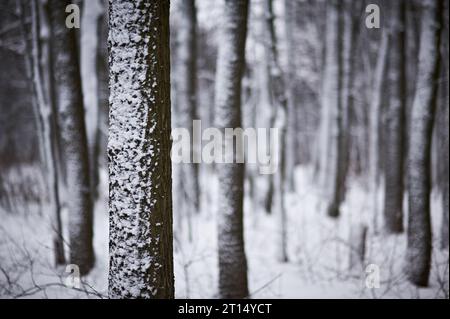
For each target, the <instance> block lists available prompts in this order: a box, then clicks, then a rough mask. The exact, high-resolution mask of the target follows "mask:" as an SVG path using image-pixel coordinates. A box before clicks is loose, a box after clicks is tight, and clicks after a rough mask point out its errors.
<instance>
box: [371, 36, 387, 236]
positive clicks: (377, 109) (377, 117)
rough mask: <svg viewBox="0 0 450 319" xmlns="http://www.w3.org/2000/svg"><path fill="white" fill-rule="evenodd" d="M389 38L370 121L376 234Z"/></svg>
mask: <svg viewBox="0 0 450 319" xmlns="http://www.w3.org/2000/svg"><path fill="white" fill-rule="evenodd" d="M388 45H389V36H388V34H387V32H383V34H382V38H381V44H380V48H379V50H378V57H377V64H376V66H375V74H374V79H373V81H374V82H373V86H372V98H371V103H370V119H369V161H370V163H369V183H370V192H371V196H372V200H371V202H372V203H371V206H372V207H371V208H372V216H373V222H372V226H373V229H374V231H375V232H377V230H378V188H379V183H380V170H379V168H380V149H379V145H380V122H381V103H382V97H383V83H384V80H385V73H386V66H387V54H388Z"/></svg>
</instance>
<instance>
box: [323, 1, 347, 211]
mask: <svg viewBox="0 0 450 319" xmlns="http://www.w3.org/2000/svg"><path fill="white" fill-rule="evenodd" d="M326 11H327V13H326V20H327V23H326V54H325V71H324V75H323V76H324V78H323V89H322V111H321V112H322V113H321V118H320V120H321V123H320V136H321V137H320V138H321V140H320V148H321V152H320V156H321V161H320V170H321V174H322V176H321V185H322V187H323V188H324V197H325V200H326V203H327V214H328V215H329V216H330V217H338V216H339V205H336V204H337V203H335V198H336V194H337V187H338V186H339V185H338V184H337V181H338V160H339V156H340V155H339V152H340V150H339V143H338V141H339V135H340V134H341V133H340V131H341V129H340V126H341V125H342V124H341V123H340V121H341V118H340V117H341V115H342V114H341V104H342V100H341V67H340V44H339V30H340V23H339V22H340V21H339V20H340V19H339V11H340V3H339V1H337V0H331V1H329V2H327V10H326Z"/></svg>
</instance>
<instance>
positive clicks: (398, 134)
mask: <svg viewBox="0 0 450 319" xmlns="http://www.w3.org/2000/svg"><path fill="white" fill-rule="evenodd" d="M390 14H391V17H390V20H391V21H390V33H391V34H390V35H391V45H390V48H389V71H388V89H389V92H388V94H389V102H388V107H387V112H386V128H385V134H386V143H385V148H384V149H385V151H384V153H385V154H384V163H386V165H385V167H384V169H385V192H384V193H385V197H384V224H385V229H386V231H387V232H388V233H401V232H403V191H404V190H403V189H404V161H405V145H404V144H405V134H404V130H405V110H406V70H405V61H406V54H405V52H406V51H405V32H406V29H405V19H406V18H405V14H406V9H405V1H404V0H398V1H392V2H391V12H390Z"/></svg>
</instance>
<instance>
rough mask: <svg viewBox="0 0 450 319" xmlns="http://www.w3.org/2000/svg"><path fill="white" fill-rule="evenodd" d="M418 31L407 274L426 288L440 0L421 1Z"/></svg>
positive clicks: (411, 142)
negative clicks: (420, 26)
mask: <svg viewBox="0 0 450 319" xmlns="http://www.w3.org/2000/svg"><path fill="white" fill-rule="evenodd" d="M422 6H423V14H422V28H421V37H420V51H419V70H418V77H417V84H416V96H415V98H414V103H413V107H412V117H411V132H410V139H409V160H408V191H409V194H408V203H409V215H408V218H409V220H408V248H407V273H408V278H409V280H410V281H411V282H412V283H414V284H415V285H417V286H427V285H428V280H429V275H430V264H431V247H432V236H431V217H430V192H431V168H430V162H431V136H432V128H433V119H434V112H435V109H436V101H437V89H438V77H439V64H440V53H439V48H440V33H441V28H442V8H443V1H442V0H426V1H423V2H422Z"/></svg>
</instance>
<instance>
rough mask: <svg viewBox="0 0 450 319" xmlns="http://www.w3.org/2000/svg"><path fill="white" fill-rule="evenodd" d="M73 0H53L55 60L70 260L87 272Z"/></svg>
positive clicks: (89, 228)
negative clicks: (70, 24)
mask: <svg viewBox="0 0 450 319" xmlns="http://www.w3.org/2000/svg"><path fill="white" fill-rule="evenodd" d="M68 4H70V1H61V0H50V1H49V9H50V23H51V29H52V35H53V42H52V57H53V59H52V63H53V72H54V79H55V89H56V90H55V92H56V102H57V104H58V113H59V127H60V131H61V137H62V142H63V151H64V155H65V156H64V158H65V161H66V169H67V188H68V194H69V198H68V201H69V202H68V206H69V243H70V262H71V263H72V264H76V265H78V267H79V269H80V273H81V274H82V275H83V274H86V273H88V272H89V270H90V269H91V268H92V267H93V265H94V261H95V256H94V249H93V245H92V240H93V218H92V217H93V216H92V215H93V212H92V199H91V194H90V186H91V185H90V177H89V175H90V174H89V173H90V171H89V159H88V147H87V141H86V128H85V124H84V109H83V95H82V91H81V77H80V68H79V62H78V54H77V46H76V38H75V31H74V29H69V28H67V27H66V25H65V19H66V14H65V8H66V6H67V5H68Z"/></svg>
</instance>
